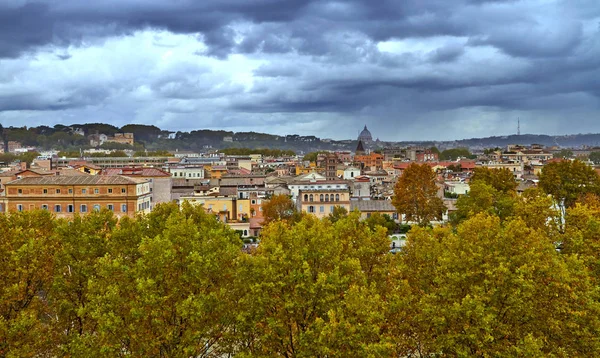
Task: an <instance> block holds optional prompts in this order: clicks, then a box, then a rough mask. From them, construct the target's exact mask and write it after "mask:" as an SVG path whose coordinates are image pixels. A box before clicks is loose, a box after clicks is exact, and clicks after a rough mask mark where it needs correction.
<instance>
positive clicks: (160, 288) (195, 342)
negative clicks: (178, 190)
mask: <svg viewBox="0 0 600 358" xmlns="http://www.w3.org/2000/svg"><path fill="white" fill-rule="evenodd" d="M165 214H167V217H166V220H155V219H159V218H164V215H165ZM150 215H151V216H152V214H150ZM140 220H143V221H145V222H144V225H141V226H131V224H128V225H129V227H128V228H126V230H127V231H128V232H129V233H131V231H130V230H133V233H136V232H138V230H142V232H143V231H144V230H148V231H146V232H145V234H150V233H155V234H156V233H157V235H156V236H148V235H143V237H142V239H141V241H140V243H139V245H138V246H137V249H136V250H134V252H135V259H134V260H132V259H131V257H130V254H129V253H127V252H125V253H123V252H116V251H115V252H112V253H110V254H109V255H107V256H105V257H104V258H103V259H102V260H101V261H100V262H99V264H98V269H97V278H96V279H95V280H93V282H92V283H91V284H90V285H91V287H90V292H91V294H92V296H93V298H92V302H91V303H90V305H89V306H88V307H89V311H90V314H91V315H92V316H93V317H94V318H95V319H96V320H97V321H98V328H97V333H96V334H94V335H93V336H91V337H90V339H91V340H92V343H91V344H90V347H92V349H91V351H90V353H96V354H98V353H99V354H103V355H105V356H119V355H131V356H136V357H148V356H153V357H159V356H177V357H200V356H202V357H217V356H221V354H223V353H224V351H225V350H226V347H227V346H228V345H227V342H226V341H225V337H226V336H227V335H228V334H230V333H231V332H232V330H233V328H234V326H233V324H234V319H235V315H236V314H237V310H238V308H237V305H236V303H237V297H236V295H235V293H234V289H233V285H232V283H233V278H234V277H235V271H234V267H235V265H233V264H232V263H234V262H235V261H236V260H237V258H238V257H239V255H241V251H240V246H241V241H240V240H239V238H238V236H237V234H236V233H235V232H234V231H233V230H231V229H229V228H228V227H227V226H226V225H224V224H222V223H219V222H217V221H216V220H215V219H214V217H212V216H211V215H208V214H206V213H205V212H204V211H203V209H202V208H201V207H199V206H198V207H192V206H191V205H189V204H184V206H183V207H182V210H181V211H180V210H178V209H177V207H176V206H175V208H173V207H172V204H169V205H168V206H167V207H166V208H163V209H161V210H160V213H159V215H158V217H157V218H150V219H149V220H147V221H146V220H145V219H140ZM155 225H156V226H155ZM126 236H127V235H123V236H122V238H126ZM89 355H90V356H91V354H89Z"/></svg>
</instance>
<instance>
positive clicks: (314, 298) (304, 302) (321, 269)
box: [236, 213, 393, 357]
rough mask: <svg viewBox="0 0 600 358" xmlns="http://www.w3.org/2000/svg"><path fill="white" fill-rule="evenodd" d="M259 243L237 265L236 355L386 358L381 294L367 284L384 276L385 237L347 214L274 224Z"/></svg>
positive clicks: (388, 346)
mask: <svg viewBox="0 0 600 358" xmlns="http://www.w3.org/2000/svg"><path fill="white" fill-rule="evenodd" d="M261 238H262V240H261V244H260V246H259V247H258V250H257V251H256V254H255V255H248V256H242V257H241V260H240V268H241V271H240V274H239V276H238V280H237V283H238V285H239V287H240V291H242V292H246V293H247V294H246V295H244V296H243V298H242V300H241V301H240V305H241V306H242V307H244V308H245V309H244V310H240V311H239V313H238V317H239V319H240V321H239V326H238V329H237V331H236V332H237V333H238V335H239V337H238V338H237V339H236V341H237V342H238V344H237V346H236V347H237V349H238V350H239V352H237V353H238V354H239V355H240V356H288V357H290V356H298V357H318V356H391V355H393V345H391V344H390V343H389V341H387V335H386V334H385V327H386V325H385V324H384V322H385V320H386V317H385V306H386V302H385V300H384V297H383V296H384V295H385V294H386V291H385V289H384V288H383V287H378V286H376V285H374V284H369V282H373V283H375V281H379V280H380V279H381V277H387V274H388V270H387V269H385V268H386V266H387V265H388V263H389V260H390V255H388V254H387V252H388V250H389V241H388V239H387V237H386V235H385V230H383V229H378V230H377V231H375V232H373V231H371V230H369V229H368V228H367V227H366V225H364V223H361V222H359V220H358V215H357V214H354V213H352V214H350V215H349V216H348V217H347V218H344V219H341V220H339V221H338V222H336V223H335V224H331V222H330V221H329V220H318V219H316V218H314V217H313V216H310V215H307V216H305V217H303V218H302V220H301V221H300V222H299V223H297V224H295V225H292V226H290V225H289V224H287V223H286V222H283V221H278V222H275V223H273V224H272V225H270V226H268V227H267V228H265V229H264V231H263V234H262V237H261ZM357 239H358V240H357ZM374 265H376V266H378V267H379V268H380V269H382V270H377V269H375V267H374ZM369 272H370V273H371V274H372V275H371V276H370V279H369V276H368V273H369ZM374 272H381V274H382V275H383V274H384V273H385V276H379V275H378V274H373V273H374ZM370 280H372V281H370ZM381 281H383V282H386V281H387V280H383V279H381Z"/></svg>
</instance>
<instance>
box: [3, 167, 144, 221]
mask: <svg viewBox="0 0 600 358" xmlns="http://www.w3.org/2000/svg"><path fill="white" fill-rule="evenodd" d="M151 195H152V194H151V193H150V183H149V181H148V180H145V179H138V178H128V177H124V176H104V175H84V176H61V175H56V176H40V177H26V178H21V179H17V180H14V181H11V182H9V183H6V184H5V196H4V200H5V207H4V208H3V209H4V210H5V211H24V210H34V209H44V210H50V211H52V212H53V213H54V214H55V215H56V216H57V217H72V216H73V215H74V214H75V213H79V214H85V213H88V212H90V211H92V210H100V209H108V210H112V211H114V212H115V215H117V216H133V215H135V214H137V213H140V212H141V213H146V212H149V211H150V205H151Z"/></svg>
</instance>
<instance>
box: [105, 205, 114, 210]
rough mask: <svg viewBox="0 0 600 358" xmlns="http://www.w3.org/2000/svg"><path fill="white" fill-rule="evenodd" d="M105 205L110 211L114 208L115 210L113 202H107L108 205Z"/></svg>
mask: <svg viewBox="0 0 600 358" xmlns="http://www.w3.org/2000/svg"><path fill="white" fill-rule="evenodd" d="M106 207H107V208H108V210H110V211H114V210H115V207H114V206H113V204H108V205H106Z"/></svg>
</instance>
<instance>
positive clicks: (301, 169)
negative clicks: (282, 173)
mask: <svg viewBox="0 0 600 358" xmlns="http://www.w3.org/2000/svg"><path fill="white" fill-rule="evenodd" d="M310 173H325V168H318V167H317V165H316V164H315V163H313V162H310V165H309V166H308V167H301V166H296V175H304V174H310Z"/></svg>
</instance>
